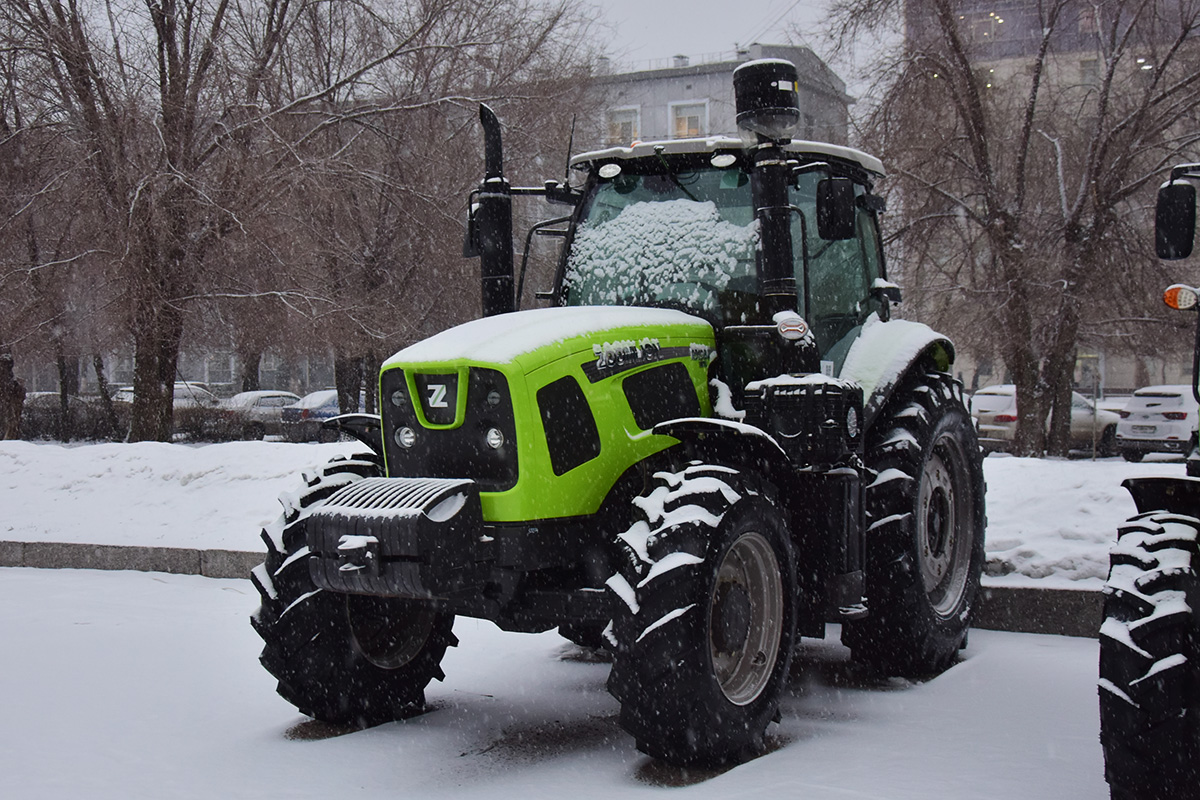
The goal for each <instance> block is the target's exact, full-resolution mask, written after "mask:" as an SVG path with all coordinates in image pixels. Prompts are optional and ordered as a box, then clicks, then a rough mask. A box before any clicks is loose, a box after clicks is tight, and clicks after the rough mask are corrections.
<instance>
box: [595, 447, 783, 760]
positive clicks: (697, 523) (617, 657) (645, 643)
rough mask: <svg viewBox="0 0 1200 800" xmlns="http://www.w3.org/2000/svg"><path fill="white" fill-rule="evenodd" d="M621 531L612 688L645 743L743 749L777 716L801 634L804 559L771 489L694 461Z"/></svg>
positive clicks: (700, 751)
mask: <svg viewBox="0 0 1200 800" xmlns="http://www.w3.org/2000/svg"><path fill="white" fill-rule="evenodd" d="M654 484H655V485H654V487H653V488H652V490H651V491H650V492H648V493H647V494H644V495H643V496H641V497H639V498H637V499H635V500H634V519H635V522H634V524H633V525H632V526H631V527H630V528H629V529H628V530H627V531H626V532H625V533H623V534H621V535H620V536H619V537H618V548H619V549H620V550H621V551H622V553H623V559H622V562H623V563H622V568H621V570H620V571H619V572H618V573H617V574H616V575H614V576H613V577H612V578H610V579H609V581H608V587H609V590H610V591H612V592H613V594H614V595H615V599H614V603H613V605H614V607H615V608H616V609H617V612H616V614H615V616H614V619H613V621H612V624H611V626H610V627H609V629H608V630H607V631H606V635H607V636H608V638H609V641H610V644H612V645H613V646H614V650H615V653H614V657H613V670H612V673H611V674H610V676H609V682H608V688H609V691H610V692H611V693H612V694H613V696H615V697H616V698H617V700H618V701H620V703H621V717H620V720H621V725H622V727H624V728H625V729H626V730H627V731H628V732H629V733H631V734H632V735H633V737H634V739H635V740H636V742H637V746H638V748H639V749H640V750H642V751H643V752H645V753H647V754H648V755H651V756H654V757H656V758H661V759H663V760H666V761H669V762H672V763H676V764H693V763H716V762H721V761H726V760H729V759H736V758H739V757H742V756H744V755H745V754H748V753H752V752H754V751H756V750H758V749H760V748H761V746H762V739H763V734H764V732H765V730H766V727H767V725H768V723H770V722H771V720H772V719H774V718H776V716H777V714H778V708H779V694H780V691H781V689H782V687H783V685H784V682H785V680H786V678H787V673H788V665H789V663H790V659H791V650H792V644H793V641H794V638H795V619H796V613H795V608H794V603H795V578H794V573H795V564H794V557H793V554H792V548H791V545H790V542H789V540H788V536H787V526H786V524H785V521H784V519H783V518H782V516H781V513H782V512H781V511H780V510H779V509H778V507H777V506H776V504H775V502H774V499H775V498H774V487H772V486H771V485H770V484H768V483H766V482H765V481H763V480H762V479H760V478H758V477H757V476H755V475H751V474H748V473H742V472H739V471H737V470H734V469H730V468H727V467H722V466H714V465H704V464H691V465H689V466H687V467H685V468H684V469H682V470H681V471H679V472H667V471H664V472H659V473H657V474H656V475H655V476H654Z"/></svg>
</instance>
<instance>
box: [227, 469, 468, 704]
mask: <svg viewBox="0 0 1200 800" xmlns="http://www.w3.org/2000/svg"><path fill="white" fill-rule="evenodd" d="M379 474H381V469H380V467H379V463H378V460H377V459H376V458H375V457H374V456H372V455H369V454H362V455H356V456H352V457H350V458H345V457H337V458H334V459H332V460H331V461H330V462H329V463H328V464H326V465H325V466H324V467H322V468H321V469H320V470H318V471H317V472H315V473H306V474H305V478H304V483H305V485H304V486H303V487H302V488H301V489H300V491H299V492H296V493H287V494H284V495H283V496H281V497H280V502H281V503H283V506H284V513H283V516H282V517H281V518H280V519H279V521H278V522H277V523H276V524H275V525H274V526H272V527H271V528H269V529H267V530H264V531H263V532H262V538H263V541H264V542H265V543H266V546H267V558H266V561H264V562H263V563H262V564H260V565H259V566H258V567H256V568H255V569H254V570H253V572H252V573H251V579H252V580H253V582H254V585H255V586H256V587H257V588H258V592H259V595H260V596H261V599H262V604H261V605H260V606H259V609H258V611H256V612H255V614H254V616H253V617H251V620H250V621H251V624H252V625H253V627H254V629H255V630H256V631H257V632H258V634H259V635H260V636H261V637H262V639H263V650H262V655H261V656H260V657H259V661H260V662H261V663H262V665H263V666H264V667H265V668H266V669H267V671H268V672H270V673H271V674H272V675H273V676H275V678H276V679H277V680H278V685H277V690H278V692H279V694H280V695H281V696H282V697H283V698H284V699H285V700H287V701H288V702H290V703H292V704H293V705H295V706H296V707H297V708H298V709H299V710H300V711H301V712H302V713H304V714H307V715H308V716H310V717H314V718H316V719H319V720H322V721H324V722H329V723H333V724H336V725H350V726H356V727H370V726H372V725H378V724H380V723H383V722H389V721H391V720H395V719H403V718H405V717H410V716H412V715H414V714H417V713H420V712H421V711H423V710H424V707H425V687H426V686H427V685H428V684H429V682H430V681H431V680H433V679H434V678H436V679H438V680H441V679H442V678H443V677H445V676H444V673H443V672H442V670H441V666H440V662H441V660H442V656H443V654H444V653H445V652H446V648H447V647H450V646H453V645H455V644H457V643H458V642H457V639H455V637H454V634H453V633H452V632H451V627H452V626H453V623H454V616H453V615H452V614H449V613H446V612H444V611H441V610H440V609H438V608H437V606H435V605H434V604H432V603H429V602H427V601H419V600H404V599H393V598H382V597H367V596H358V595H343V594H338V593H335V592H329V591H325V590H323V589H319V588H317V586H316V585H315V584H313V582H312V578H311V577H310V576H309V572H308V558H307V553H308V542H307V538H306V532H305V524H306V520H307V518H308V516H309V515H310V514H311V513H312V512H313V511H314V510H315V509H316V508H318V507H319V506H321V505H322V504H323V503H324V502H325V500H326V499H328V497H329V496H330V495H331V494H333V493H334V492H335V491H337V490H338V489H340V488H341V487H343V486H345V485H346V484H348V483H350V482H353V481H357V480H360V479H361V478H364V477H374V476H378V475H379Z"/></svg>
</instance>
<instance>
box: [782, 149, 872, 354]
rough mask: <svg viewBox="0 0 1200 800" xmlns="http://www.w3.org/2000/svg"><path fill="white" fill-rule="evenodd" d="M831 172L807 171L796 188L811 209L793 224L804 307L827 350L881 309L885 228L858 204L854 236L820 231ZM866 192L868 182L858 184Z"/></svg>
mask: <svg viewBox="0 0 1200 800" xmlns="http://www.w3.org/2000/svg"><path fill="white" fill-rule="evenodd" d="M825 177H827V176H826V175H825V174H823V173H815V172H814V173H808V174H805V175H801V176H800V179H799V185H798V187H797V188H795V189H793V190H792V191H793V195H794V199H793V205H795V206H797V207H798V208H800V209H801V210H802V211H804V212H805V213H804V219H803V223H801V221H800V219H799V215H797V216H796V217H794V218H793V224H792V241H793V245H794V247H795V264H796V285H797V287H798V288H799V289H800V291H801V309H800V312H801V314H802V315H803V316H804V318H805V319H806V320H807V321H808V323H809V325H811V326H812V329H813V334H814V335H815V336H816V339H817V346H818V348H819V349H820V351H821V353H822V354H823V355H824V354H826V353H828V352H829V351H830V350H832V349H833V348H834V347H835V346H836V345H837V344H838V342H839V341H841V340H842V339H843V338H844V337H845V336H847V334H850V333H852V332H853V331H854V330H855V328H857V327H858V326H859V325H861V324H862V323H863V322H864V321H865V320H866V318H867V317H868V316H869V315H870V313H871V312H872V311H874V310H876V306H877V305H878V303H877V302H876V301H875V300H873V299H872V298H871V287H872V285H873V284H874V282H875V279H876V278H878V277H880V276H881V272H882V269H881V262H880V243H879V232H878V227H877V225H876V221H875V216H874V214H872V213H871V212H870V211H867V210H866V209H864V208H858V209H857V211H856V219H855V236H854V238H852V239H846V240H844V241H825V240H823V239H821V238H820V236H819V235H818V234H817V225H816V193H817V183H818V182H819V181H820V180H821V179H822V178H825ZM865 191H866V189H865V187H863V186H858V187H856V194H858V195H862V194H863V193H865ZM801 228H803V232H801ZM805 253H807V255H808V261H807V263H808V274H807V276H806V275H805V274H804V265H805V259H804V255H805Z"/></svg>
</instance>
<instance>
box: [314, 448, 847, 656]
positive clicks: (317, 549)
mask: <svg viewBox="0 0 1200 800" xmlns="http://www.w3.org/2000/svg"><path fill="white" fill-rule="evenodd" d="M789 484H790V485H791V486H792V488H793V489H794V490H795V491H794V492H791V493H789V494H790V495H791V497H790V501H789V505H790V506H791V508H790V510H791V517H792V520H793V541H794V542H795V544H796V547H797V552H798V553H801V554H802V557H801V559H800V563H801V565H802V567H801V573H802V574H801V575H800V576H798V577H799V581H798V583H799V591H800V593H801V594H802V600H803V602H802V605H801V607H802V608H803V609H805V613H804V614H802V618H801V620H800V629H801V633H802V634H803V635H806V636H816V637H820V636H823V635H824V623H825V621H827V620H832V621H838V620H844V619H850V618H854V617H855V615H857V614H861V613H865V609H863V607H862V571H861V558H862V552H861V551H862V545H861V541H862V525H861V518H862V509H861V502H860V497H861V489H860V481H859V478H858V475H857V473H856V472H855V471H854V470H850V469H843V470H836V471H833V472H828V473H800V474H793V475H792V476H791V480H790V481H789ZM306 533H307V539H308V565H309V573H310V575H311V576H312V579H313V582H314V583H315V584H316V585H317V586H318V587H320V588H322V589H325V590H328V591H332V592H337V593H341V594H360V595H373V596H377V597H402V598H410V599H421V600H430V601H434V602H436V603H437V604H438V605H439V606H440V607H441V608H443V609H445V610H446V611H449V612H451V613H453V614H456V615H460V616H468V617H475V618H478V619H487V620H491V621H492V622H495V623H496V624H497V625H498V626H500V627H501V628H503V629H505V630H510V631H524V632H539V631H544V630H549V629H551V628H553V627H555V626H558V625H563V624H569V625H601V626H602V625H604V624H605V623H607V622H608V620H609V619H611V617H612V611H611V608H610V602H612V594H611V593H610V592H608V591H606V590H605V587H604V581H605V580H606V579H607V578H608V576H610V575H612V574H613V572H614V570H615V566H614V564H613V563H611V562H612V547H611V543H612V538H613V530H612V526H611V524H602V521H601V519H600V518H594V517H589V518H585V519H583V520H541V521H538V522H536V523H524V524H508V525H489V524H486V523H484V521H483V518H482V514H481V509H480V502H479V490H478V487H477V486H476V484H475V483H474V482H473V481H471V480H466V479H440V478H382V477H381V478H367V479H364V480H361V481H357V482H355V483H353V484H351V485H349V486H346V487H344V488H343V489H341V490H339V491H337V492H335V493H334V494H333V495H331V496H330V498H329V500H328V501H327V502H326V503H325V504H324V505H323V506H322V507H321V508H319V509H316V510H315V511H314V512H313V513H312V515H311V516H310V517H309V518H308V520H307V525H306Z"/></svg>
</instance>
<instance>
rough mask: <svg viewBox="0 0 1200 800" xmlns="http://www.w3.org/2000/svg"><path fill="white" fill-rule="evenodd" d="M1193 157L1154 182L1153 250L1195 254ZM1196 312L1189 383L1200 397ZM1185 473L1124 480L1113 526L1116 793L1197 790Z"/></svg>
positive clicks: (1197, 538) (1198, 680) (1104, 645)
mask: <svg viewBox="0 0 1200 800" xmlns="http://www.w3.org/2000/svg"><path fill="white" fill-rule="evenodd" d="M1189 178H1190V179H1197V178H1200V164H1183V165H1180V166H1177V167H1174V168H1173V169H1172V170H1171V177H1170V180H1169V181H1168V182H1167V183H1166V184H1165V185H1163V186H1162V187H1161V188H1160V189H1159V192H1158V205H1157V208H1156V210H1155V250H1156V251H1157V253H1158V256H1159V258H1162V259H1167V260H1177V259H1183V258H1187V257H1188V256H1190V255H1191V253H1192V246H1193V241H1194V239H1195V231H1196V188H1195V185H1194V184H1193V183H1192V182H1191V181H1190V180H1189ZM1163 301H1164V302H1165V303H1166V304H1167V305H1168V306H1170V307H1171V308H1174V309H1177V310H1190V311H1193V312H1194V311H1196V310H1197V309H1200V288H1195V287H1192V286H1186V285H1183V284H1175V285H1173V286H1170V287H1168V288H1167V290H1166V291H1165V292H1164V293H1163ZM1198 376H1200V318H1198V319H1197V327H1196V340H1195V344H1194V346H1193V348H1192V393H1193V395H1194V396H1195V398H1196V401H1197V402H1198V403H1200V389H1198V387H1197V383H1196V381H1197V378H1198ZM1186 465H1187V466H1186V473H1187V474H1186V476H1164V477H1147V478H1130V479H1128V480H1126V481H1125V482H1124V483H1122V484H1121V485H1122V486H1124V487H1125V488H1126V489H1128V490H1129V493H1130V494H1131V495H1133V500H1134V503H1135V505H1136V506H1137V510H1138V513H1137V515H1136V516H1134V517H1132V518H1130V519H1129V520H1127V521H1126V522H1125V524H1124V525H1122V526H1121V527H1120V528H1119V529H1118V531H1117V542H1116V544H1115V545H1114V546H1113V548H1112V550H1111V552H1110V555H1109V573H1108V581H1107V583H1106V584H1105V587H1104V621H1103V623H1102V624H1101V627H1100V684H1099V686H1100V688H1099V692H1100V743H1101V745H1102V746H1103V748H1104V776H1105V778H1106V779H1107V781H1108V784H1109V788H1110V790H1111V794H1112V797H1113V800H1134V798H1136V799H1137V800H1166V798H1170V799H1171V800H1178V798H1183V797H1197V796H1200V454H1198V453H1197V452H1196V451H1195V450H1193V451H1192V452H1191V453H1190V454H1189V455H1188V458H1187V462H1186Z"/></svg>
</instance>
